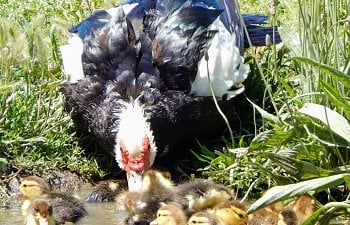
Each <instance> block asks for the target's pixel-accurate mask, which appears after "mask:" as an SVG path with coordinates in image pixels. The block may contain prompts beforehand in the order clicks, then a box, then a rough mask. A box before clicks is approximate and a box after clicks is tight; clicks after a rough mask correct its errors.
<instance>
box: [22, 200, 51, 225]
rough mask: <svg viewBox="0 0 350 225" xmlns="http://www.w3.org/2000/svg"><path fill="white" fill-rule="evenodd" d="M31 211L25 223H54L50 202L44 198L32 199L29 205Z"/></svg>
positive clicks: (29, 224)
mask: <svg viewBox="0 0 350 225" xmlns="http://www.w3.org/2000/svg"><path fill="white" fill-rule="evenodd" d="M30 211H31V213H30V214H29V215H28V217H27V220H26V222H27V223H26V224H27V225H54V224H55V221H54V219H53V216H52V213H53V209H52V205H51V202H50V201H49V200H47V199H44V198H37V199H35V200H33V202H32V203H31V205H30Z"/></svg>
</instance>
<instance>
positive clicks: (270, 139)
mask: <svg viewBox="0 0 350 225" xmlns="http://www.w3.org/2000/svg"><path fill="white" fill-rule="evenodd" d="M293 138H295V133H294V132H293V130H288V131H279V130H268V131H264V132H261V133H260V134H258V135H257V136H256V137H255V138H254V139H253V141H252V143H251V144H250V146H249V151H262V150H264V149H271V148H272V147H273V148H275V149H276V148H277V149H279V148H280V147H281V146H282V145H284V144H286V143H289V142H291V140H293Z"/></svg>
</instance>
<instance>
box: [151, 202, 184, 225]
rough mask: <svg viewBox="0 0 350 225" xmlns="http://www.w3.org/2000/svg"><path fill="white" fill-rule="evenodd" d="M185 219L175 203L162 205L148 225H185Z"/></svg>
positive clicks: (181, 210) (179, 207)
mask: <svg viewBox="0 0 350 225" xmlns="http://www.w3.org/2000/svg"><path fill="white" fill-rule="evenodd" d="M186 223H187V217H186V215H185V212H184V211H183V209H182V208H181V206H179V205H177V204H176V203H169V204H165V203H162V205H161V207H160V208H159V209H158V211H157V218H156V219H155V220H154V221H152V222H151V223H150V225H185V224H186Z"/></svg>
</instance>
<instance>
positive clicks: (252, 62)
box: [0, 0, 350, 224]
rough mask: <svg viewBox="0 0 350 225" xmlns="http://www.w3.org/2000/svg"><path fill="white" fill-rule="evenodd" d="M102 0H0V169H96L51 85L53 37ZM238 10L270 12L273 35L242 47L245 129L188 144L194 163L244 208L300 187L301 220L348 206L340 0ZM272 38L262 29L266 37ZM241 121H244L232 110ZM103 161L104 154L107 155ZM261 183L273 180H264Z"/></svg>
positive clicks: (57, 39) (56, 81)
mask: <svg viewBox="0 0 350 225" xmlns="http://www.w3.org/2000/svg"><path fill="white" fill-rule="evenodd" d="M115 4H116V3H115V1H114V0H106V1H102V0H86V1H78V0H61V1H57V0H27V1H15V0H0V105H1V107H0V174H1V175H2V176H3V175H4V174H7V173H9V172H13V171H19V170H23V169H26V170H32V171H35V172H40V171H44V170H49V169H52V168H55V169H68V170H70V171H74V172H76V173H78V174H84V175H85V176H87V177H91V178H93V177H94V178H96V177H97V178H102V177H104V176H106V175H108V174H106V173H108V171H109V170H108V168H109V167H111V165H110V164H107V165H106V166H105V167H102V166H101V165H99V164H98V162H97V159H100V158H101V157H103V156H102V155H91V154H89V155H88V154H85V153H84V151H83V149H81V147H80V146H79V144H78V138H77V137H76V136H75V133H74V127H73V124H72V121H71V120H70V117H69V114H68V113H66V112H64V109H63V104H62V96H61V94H60V92H59V86H60V84H61V83H62V82H64V81H65V80H66V77H65V76H64V74H62V62H61V58H60V52H59V46H60V45H62V44H65V43H66V41H67V39H68V37H69V33H68V31H67V30H68V28H70V27H72V26H73V25H75V24H77V23H78V22H79V21H82V20H83V19H85V18H86V17H87V16H89V15H90V14H91V13H92V12H94V11H95V10H97V9H101V8H108V7H112V6H114V5H115ZM239 5H240V6H241V11H242V12H249V13H263V14H265V15H269V16H270V20H269V24H270V25H276V26H278V29H279V32H280V34H281V35H282V38H283V44H279V45H271V46H268V47H263V48H261V47H260V48H256V47H251V48H249V49H248V50H247V51H246V53H245V59H246V63H248V64H249V66H250V75H249V78H248V79H247V81H246V82H245V86H246V90H247V91H246V97H247V98H248V99H249V100H250V101H251V103H252V104H253V106H254V109H255V112H256V114H254V118H255V120H254V121H253V122H254V126H253V127H254V129H253V130H252V131H249V132H241V133H235V134H234V137H233V138H231V139H230V140H227V139H226V140H223V141H225V142H226V143H227V146H226V147H225V148H223V149H207V148H206V147H205V146H201V148H200V149H194V150H193V152H194V155H195V157H197V159H198V160H199V162H200V165H199V167H198V170H200V171H201V172H202V173H203V175H206V176H209V177H211V178H212V179H214V180H215V181H217V182H222V183H225V184H227V185H230V186H231V187H232V188H234V189H235V191H236V193H237V196H238V197H241V198H243V199H246V198H248V197H249V198H253V197H258V196H259V195H260V194H261V193H262V192H264V191H266V190H267V189H269V191H267V192H266V193H265V195H264V196H263V197H262V198H261V199H259V200H258V201H257V202H255V204H253V205H252V207H251V208H250V210H251V211H252V210H256V209H258V208H259V207H261V206H263V205H265V204H269V203H272V202H275V201H278V200H284V199H290V198H292V197H294V196H297V195H300V194H303V193H310V194H312V195H313V196H314V197H315V199H317V200H318V203H319V208H320V210H318V211H316V213H314V216H313V218H312V219H310V220H308V221H306V222H305V223H306V224H314V223H315V221H318V223H320V224H328V222H329V221H330V220H331V219H332V218H333V217H335V216H338V217H343V216H344V215H347V214H348V211H347V209H349V208H350V204H349V202H348V201H349V176H348V170H349V168H350V167H349V157H350V155H349V150H350V144H349V143H350V125H349V119H350V99H349V96H350V95H349V90H350V77H349V76H350V41H349V39H350V29H349V28H350V13H349V12H350V4H349V1H348V0H334V1H332V0H298V1H297V0H280V1H268V2H267V1H262V0H260V1H258V0H255V1H252V0H249V1H248V0H240V1H239ZM270 40H273V37H271V38H270ZM244 122H246V123H251V122H252V121H242V123H243V125H242V126H243V127H244ZM111 163H112V162H111ZM272 187H273V188H272Z"/></svg>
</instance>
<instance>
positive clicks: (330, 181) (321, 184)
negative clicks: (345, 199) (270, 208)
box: [248, 173, 349, 213]
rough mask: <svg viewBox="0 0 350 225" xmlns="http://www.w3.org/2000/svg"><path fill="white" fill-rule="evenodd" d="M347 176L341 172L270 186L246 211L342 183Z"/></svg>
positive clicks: (250, 211)
mask: <svg viewBox="0 0 350 225" xmlns="http://www.w3.org/2000/svg"><path fill="white" fill-rule="evenodd" d="M347 176H349V175H348V174H347V173H343V174H338V175H333V176H329V177H322V178H316V179H312V180H307V181H303V182H300V183H295V184H288V185H283V186H276V187H272V188H270V189H269V190H267V192H266V193H265V194H264V195H263V196H262V197H261V198H259V199H258V200H257V201H256V202H254V203H253V204H252V205H251V206H250V207H249V209H248V213H252V212H254V211H256V210H258V209H261V208H263V207H264V206H266V205H269V204H272V203H274V202H278V201H282V200H285V199H289V198H292V197H295V196H298V195H302V194H305V193H307V192H309V191H316V190H324V189H327V188H331V187H334V186H337V185H339V184H341V183H343V182H344V178H345V177H347Z"/></svg>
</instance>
